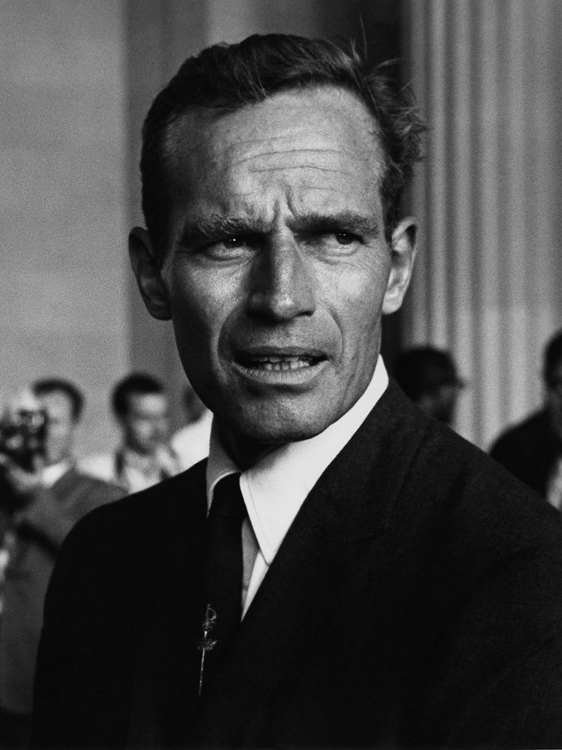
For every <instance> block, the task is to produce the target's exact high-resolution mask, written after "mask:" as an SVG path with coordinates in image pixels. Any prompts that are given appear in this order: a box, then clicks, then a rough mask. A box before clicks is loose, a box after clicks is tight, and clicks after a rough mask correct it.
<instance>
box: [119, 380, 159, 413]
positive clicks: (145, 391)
mask: <svg viewBox="0 0 562 750" xmlns="http://www.w3.org/2000/svg"><path fill="white" fill-rule="evenodd" d="M164 392H165V389H164V385H163V384H162V383H161V382H160V380H158V379H157V378H155V377H153V376H152V375H147V374H146V373H143V372H133V373H131V374H130V375H127V376H126V377H125V378H123V379H122V380H120V381H119V382H118V383H117V385H116V386H115V388H114V389H113V393H112V394H111V406H112V408H113V411H114V412H115V414H116V415H117V416H118V417H124V416H126V414H127V413H128V411H129V396H137V395H139V396H146V395H149V394H153V393H158V394H160V393H164Z"/></svg>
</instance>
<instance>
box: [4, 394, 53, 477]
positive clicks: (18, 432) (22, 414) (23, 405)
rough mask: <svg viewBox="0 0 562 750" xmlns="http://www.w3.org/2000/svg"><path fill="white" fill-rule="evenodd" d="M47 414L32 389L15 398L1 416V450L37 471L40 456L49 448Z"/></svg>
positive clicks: (27, 468) (24, 465)
mask: <svg viewBox="0 0 562 750" xmlns="http://www.w3.org/2000/svg"><path fill="white" fill-rule="evenodd" d="M46 432H47V414H46V412H45V410H44V409H43V408H42V407H41V404H40V403H39V402H38V401H37V399H36V398H35V397H34V396H33V395H32V394H30V393H25V394H22V395H21V396H19V397H18V398H17V399H15V400H14V401H13V402H12V403H11V404H10V405H9V406H8V407H7V408H6V409H5V411H4V413H3V415H2V416H1V417H0V453H4V454H5V455H7V456H9V458H11V459H12V461H14V462H15V463H17V464H18V466H21V468H22V469H26V470H27V471H33V469H34V464H35V458H36V456H39V455H42V454H43V453H44V450H45V438H46Z"/></svg>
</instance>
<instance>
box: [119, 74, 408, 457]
mask: <svg viewBox="0 0 562 750" xmlns="http://www.w3.org/2000/svg"><path fill="white" fill-rule="evenodd" d="M373 130H374V127H373V123H372V121H371V118H370V116H369V114H368V112H367V110H366V109H365V107H364V106H363V104H361V103H360V102H359V101H358V100H356V99H355V97H353V96H352V95H351V94H349V93H348V92H343V91H340V90H338V89H335V88H323V89H316V90H307V91H306V92H303V93H298V92H288V93H280V94H277V95H275V96H273V97H272V98H270V99H267V100H266V101H264V102H262V103H259V104H255V105H249V106H247V107H245V108H243V109H241V110H239V111H236V112H233V113H228V114H221V115H217V114H216V113H214V112H210V111H207V110H203V111H201V110H200V111H197V112H192V113H189V114H188V115H186V116H185V117H184V118H183V119H182V121H181V122H180V123H179V124H178V125H176V126H175V131H174V133H173V142H174V144H175V154H174V159H173V166H172V168H171V172H172V176H171V179H172V185H173V188H174V203H173V207H172V210H171V214H170V232H169V236H170V238H171V239H170V241H169V246H168V247H167V248H166V253H165V257H164V262H163V266H162V269H161V277H160V278H156V275H157V274H156V270H155V266H154V263H153V262H149V261H148V255H149V254H150V253H152V257H153V258H154V253H153V251H152V249H151V247H150V242H149V241H148V240H147V238H146V237H144V239H142V237H143V236H142V234H141V233H140V232H139V233H137V234H136V235H135V233H134V232H133V235H132V240H131V252H132V256H133V264H134V265H135V267H136V271H137V275H138V277H139V284H140V286H141V291H143V294H144V296H145V301H146V302H147V305H148V307H149V309H150V310H151V312H152V313H153V314H154V315H155V316H156V317H163V318H165V317H169V316H171V317H172V319H173V323H174V328H175V334H176V340H177V344H178V348H179V353H180V356H181V359H182V362H183V365H184V368H185V371H186V373H187V376H188V378H189V380H190V381H191V383H192V384H193V386H194V388H195V390H196V391H197V392H198V393H199V395H200V396H201V397H202V399H203V401H205V403H206V404H207V406H209V408H210V409H211V410H212V411H213V412H214V414H215V417H216V418H217V421H218V423H219V426H220V428H221V430H222V434H223V438H224V439H225V441H226V444H227V446H228V447H230V449H231V451H234V452H235V453H236V452H237V453H238V458H239V459H240V455H241V453H243V452H244V451H246V453H247V456H248V460H249V461H251V460H252V458H251V457H252V455H254V457H255V456H257V455H258V454H259V450H260V448H261V450H263V449H264V448H266V447H268V446H273V445H279V444H282V443H285V442H288V441H293V440H300V439H304V438H309V437H312V436H314V435H316V434H318V433H319V432H321V431H322V430H324V429H325V428H326V427H328V426H329V425H330V424H332V423H333V422H334V421H335V420H337V419H338V418H339V417H341V416H342V415H343V414H344V413H345V412H346V411H347V410H348V409H349V408H350V407H351V406H352V405H353V404H354V403H355V402H356V401H357V399H358V398H359V396H360V395H361V394H362V393H363V391H364V390H365V388H366V386H367V384H368V383H369V380H370V378H371V376H372V373H373V371H374V367H375V364H376V360H377V355H378V352H379V346H380V330H381V313H382V312H383V311H384V312H393V311H394V310H396V309H397V308H398V307H399V306H400V304H401V302H402V298H403V294H404V291H405V289H406V286H407V282H408V279H409V275H410V271H411V264H412V242H413V236H414V227H413V224H412V222H404V223H402V224H401V225H400V226H399V227H398V228H397V230H396V232H395V234H394V241H393V247H392V248H391V247H389V246H388V244H387V243H386V241H385V238H384V225H383V212H382V205H381V200H380V196H379V187H380V181H381V176H382V155H381V152H380V149H379V146H378V144H377V141H376V137H375V135H374V133H373ZM135 256H136V257H135ZM241 446H242V447H241Z"/></svg>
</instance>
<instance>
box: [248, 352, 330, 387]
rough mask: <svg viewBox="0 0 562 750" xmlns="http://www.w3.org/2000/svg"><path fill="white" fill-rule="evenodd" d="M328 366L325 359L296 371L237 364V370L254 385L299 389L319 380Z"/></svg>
mask: <svg viewBox="0 0 562 750" xmlns="http://www.w3.org/2000/svg"><path fill="white" fill-rule="evenodd" d="M326 365H327V360H325V359H323V360H320V361H319V362H316V363H315V364H313V365H306V366H305V367H298V368H295V369H294V370H289V369H287V370H274V369H267V368H265V367H246V366H244V365H241V364H239V363H238V362H236V363H235V364H234V366H235V368H236V370H237V371H238V372H239V373H240V374H241V375H242V377H243V378H245V379H246V380H250V381H252V382H253V383H256V384H257V383H259V384H262V385H272V386H287V387H297V386H303V385H305V386H306V385H308V384H310V383H311V382H312V381H313V380H314V379H315V378H317V377H318V376H319V375H320V374H321V372H322V371H323V370H324V368H325V367H326Z"/></svg>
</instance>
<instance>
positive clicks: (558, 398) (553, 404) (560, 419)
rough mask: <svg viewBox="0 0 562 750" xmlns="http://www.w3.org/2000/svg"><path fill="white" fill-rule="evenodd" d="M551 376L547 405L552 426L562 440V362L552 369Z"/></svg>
mask: <svg viewBox="0 0 562 750" xmlns="http://www.w3.org/2000/svg"><path fill="white" fill-rule="evenodd" d="M549 376H550V377H549V381H550V385H547V389H546V405H547V409H548V413H549V416H550V422H551V424H552V427H553V429H554V431H555V432H556V434H557V435H558V437H559V438H560V439H561V440H562V362H559V363H558V365H557V366H556V367H554V368H553V369H552V370H551V372H550V373H549Z"/></svg>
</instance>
